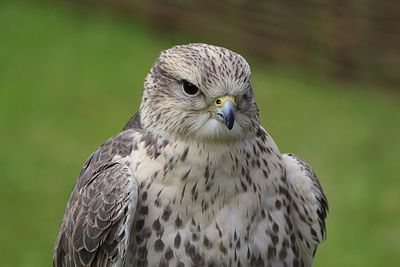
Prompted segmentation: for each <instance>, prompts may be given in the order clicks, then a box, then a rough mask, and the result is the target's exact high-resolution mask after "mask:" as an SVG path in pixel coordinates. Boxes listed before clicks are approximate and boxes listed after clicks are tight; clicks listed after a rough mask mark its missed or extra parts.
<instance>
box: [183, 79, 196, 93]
mask: <svg viewBox="0 0 400 267" xmlns="http://www.w3.org/2000/svg"><path fill="white" fill-rule="evenodd" d="M182 89H183V92H185V94H187V95H189V96H196V95H198V94H199V93H200V90H199V88H198V87H197V86H196V85H194V84H192V83H190V82H188V81H186V80H183V81H182Z"/></svg>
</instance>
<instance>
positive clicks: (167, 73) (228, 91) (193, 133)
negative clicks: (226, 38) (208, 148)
mask: <svg viewBox="0 0 400 267" xmlns="http://www.w3.org/2000/svg"><path fill="white" fill-rule="evenodd" d="M141 123H142V126H143V127H144V128H145V129H148V130H150V131H152V132H153V133H155V134H161V135H165V134H167V135H174V136H176V137H178V138H185V139H190V138H197V139H201V140H203V141H206V140H208V141H233V140H236V139H240V138H245V137H246V136H247V135H248V134H249V133H250V132H254V130H255V129H256V128H257V127H256V126H257V125H258V109H257V105H256V103H255V100H254V96H253V92H252V88H251V83H250V67H249V65H248V63H247V62H246V60H245V59H244V58H243V57H241V56H240V55H238V54H236V53H234V52H232V51H230V50H228V49H225V48H222V47H216V46H212V45H206V44H190V45H182V46H175V47H173V48H171V49H168V50H166V51H163V52H162V53H161V55H160V57H159V58H158V59H157V60H156V62H155V64H154V65H153V67H152V69H151V70H150V72H149V74H148V76H147V78H146V81H145V84H144V92H143V100H142V104H141Z"/></svg>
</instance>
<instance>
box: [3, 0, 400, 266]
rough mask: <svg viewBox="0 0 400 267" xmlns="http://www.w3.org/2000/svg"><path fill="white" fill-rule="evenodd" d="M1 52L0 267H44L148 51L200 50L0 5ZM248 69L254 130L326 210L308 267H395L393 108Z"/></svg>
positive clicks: (41, 8)
mask: <svg viewBox="0 0 400 267" xmlns="http://www.w3.org/2000/svg"><path fill="white" fill-rule="evenodd" d="M0 40H1V45H0V169H1V171H2V174H1V186H0V196H1V201H0V214H1V217H0V218H1V222H0V240H1V242H0V251H1V254H2V260H1V261H2V263H1V265H2V266H48V265H50V255H51V251H52V246H53V243H54V239H55V236H56V233H57V230H58V227H59V223H60V220H61V218H62V215H63V212H64V207H65V204H66V201H67V198H68V196H69V193H70V190H71V188H72V186H73V183H74V181H75V179H76V176H77V174H78V172H79V170H80V167H81V165H82V163H83V161H84V160H85V159H86V157H87V156H88V155H89V154H90V152H91V151H92V150H93V149H95V148H96V147H97V146H98V145H99V144H101V143H102V142H103V141H104V140H105V139H106V138H107V137H109V136H111V135H113V134H115V133H116V132H117V131H119V129H120V128H121V127H122V126H123V124H124V123H125V121H126V120H127V118H128V117H129V116H130V114H132V113H133V112H134V111H136V110H137V109H138V106H139V101H140V97H141V88H142V83H143V79H144V76H145V75H146V73H147V71H148V69H149V68H150V66H151V64H152V63H153V60H154V59H155V57H156V56H157V55H158V53H159V51H160V50H162V49H166V48H168V47H170V46H172V45H174V44H177V43H183V42H194V41H199V40H194V39H188V38H185V37H181V36H166V35H165V34H164V35H161V36H160V34H158V33H157V34H156V33H154V32H152V31H150V30H149V29H147V28H145V27H144V26H142V25H139V24H137V23H133V22H132V21H128V20H126V19H121V18H116V17H113V16H109V15H106V14H103V13H101V12H99V11H90V12H89V11H87V10H85V9H76V8H70V7H68V6H54V5H47V4H39V3H26V2H10V1H6V2H4V1H3V2H1V3H0ZM231 48H232V49H234V47H231ZM250 63H251V64H252V65H253V83H254V87H255V90H256V97H257V100H258V104H259V106H260V110H261V120H262V122H263V125H264V126H265V127H266V128H267V129H268V130H269V132H270V133H271V134H272V136H274V138H275V141H276V142H277V143H278V145H279V146H280V148H281V150H282V151H285V152H286V151H288V152H289V151H290V152H294V153H297V154H299V155H301V156H302V157H303V158H306V159H307V160H308V161H309V162H310V163H312V165H313V166H314V167H315V169H316V171H317V173H318V175H319V176H320V177H321V182H322V184H323V186H324V188H325V191H326V194H327V196H328V198H329V202H330V214H329V217H328V225H327V228H328V239H327V241H326V242H325V243H324V244H323V245H322V246H321V247H320V248H319V250H318V252H317V256H316V260H315V264H314V266H382V263H384V265H385V266H395V265H396V264H397V263H398V251H399V248H400V213H399V211H400V194H399V188H400V181H399V156H398V153H399V150H400V138H399V136H400V125H399V124H400V105H399V101H400V98H399V96H398V95H394V94H393V93H392V94H391V95H389V94H387V92H385V91H380V90H379V88H368V87H367V86H363V85H360V86H350V85H344V84H336V83H333V82H332V81H328V80H324V79H321V78H319V77H313V74H312V73H306V72H299V71H297V72H295V71H293V70H283V69H279V68H272V67H265V66H264V67H262V66H261V65H260V63H261V62H256V61H255V60H254V59H250Z"/></svg>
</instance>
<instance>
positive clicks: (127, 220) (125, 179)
mask: <svg viewBox="0 0 400 267" xmlns="http://www.w3.org/2000/svg"><path fill="white" fill-rule="evenodd" d="M132 136H134V131H133V130H128V131H125V132H122V133H120V134H119V135H117V136H116V137H114V138H111V139H110V140H108V141H107V142H106V143H105V144H104V145H102V146H101V147H100V148H99V149H98V150H96V151H95V152H94V153H93V154H92V155H91V156H90V157H89V159H88V160H87V161H86V163H85V165H84V168H83V170H82V171H81V173H80V176H79V178H78V180H77V182H76V184H75V187H74V189H73V191H72V193H71V197H70V199H69V201H68V204H67V208H66V212H65V214H64V219H63V222H62V224H61V228H60V231H59V234H58V237H57V240H56V244H55V248H54V251H53V266H57V267H58V266H112V264H114V263H117V262H122V261H123V258H124V255H125V250H126V247H127V245H128V241H129V233H130V228H131V226H132V222H133V218H134V214H135V210H136V202H137V190H138V189H137V185H136V181H135V179H134V177H133V176H132V172H131V170H130V168H129V167H128V166H126V165H125V164H124V163H121V162H117V161H115V160H114V157H115V156H117V155H119V156H121V157H125V156H127V155H129V154H130V152H131V151H132V146H133V145H132V144H133V137H132Z"/></svg>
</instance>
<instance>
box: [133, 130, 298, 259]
mask: <svg viewBox="0 0 400 267" xmlns="http://www.w3.org/2000/svg"><path fill="white" fill-rule="evenodd" d="M261 136H262V137H257V138H255V139H254V140H251V141H247V142H244V143H243V144H241V145H238V146H236V147H229V148H227V147H226V146H220V147H218V146H217V147H215V146H216V145H213V147H206V145H205V144H197V143H191V144H189V145H180V144H179V143H178V142H173V141H171V140H168V141H167V140H165V139H164V140H162V139H157V138H154V137H152V136H147V137H145V138H142V142H140V143H139V144H138V146H143V147H146V149H140V148H139V149H137V150H135V151H133V153H132V158H133V159H139V160H136V161H135V160H133V161H132V164H131V168H132V169H133V171H134V175H135V177H137V181H138V184H139V202H138V208H137V214H136V221H135V224H134V226H133V228H132V237H131V245H130V246H131V249H130V251H131V252H132V255H131V256H130V257H129V259H128V261H127V263H128V265H127V266H167V265H168V264H170V266H183V263H184V262H186V263H187V262H191V263H192V265H193V266H252V265H254V266H255V265H259V266H261V265H262V266H264V265H263V264H261V263H262V262H263V263H264V264H267V263H268V262H270V263H271V264H272V263H273V261H274V260H275V259H278V258H281V259H287V260H288V261H293V259H294V255H295V251H296V246H295V244H294V240H290V237H288V238H285V239H281V238H280V237H279V235H280V234H281V233H283V232H285V231H286V232H287V233H290V232H291V231H292V227H291V224H292V222H291V220H290V217H289V216H288V214H287V212H288V211H287V210H285V209H283V206H285V205H286V204H287V203H288V201H289V200H288V198H287V193H286V192H285V190H283V188H284V179H282V177H283V175H284V169H283V166H282V162H281V161H282V159H281V157H280V154H279V151H278V150H277V149H276V146H275V144H274V143H273V141H272V140H271V139H269V137H268V136H267V135H266V133H263V134H262V135H261ZM150 139H151V141H150ZM161 147H162V151H163V152H162V153H161V152H157V151H158V150H159V151H161V150H160V148H161ZM227 149H229V151H226V150H227ZM142 154H146V155H142ZM252 154H253V155H257V157H256V158H252V157H251V156H250V155H252ZM149 155H150V156H151V157H152V158H153V160H152V161H153V162H151V163H149V162H148V161H146V162H145V161H140V159H141V158H142V157H144V156H146V157H148V156H149ZM254 167H256V168H254ZM152 253H154V254H152ZM129 264H131V265H129Z"/></svg>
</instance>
